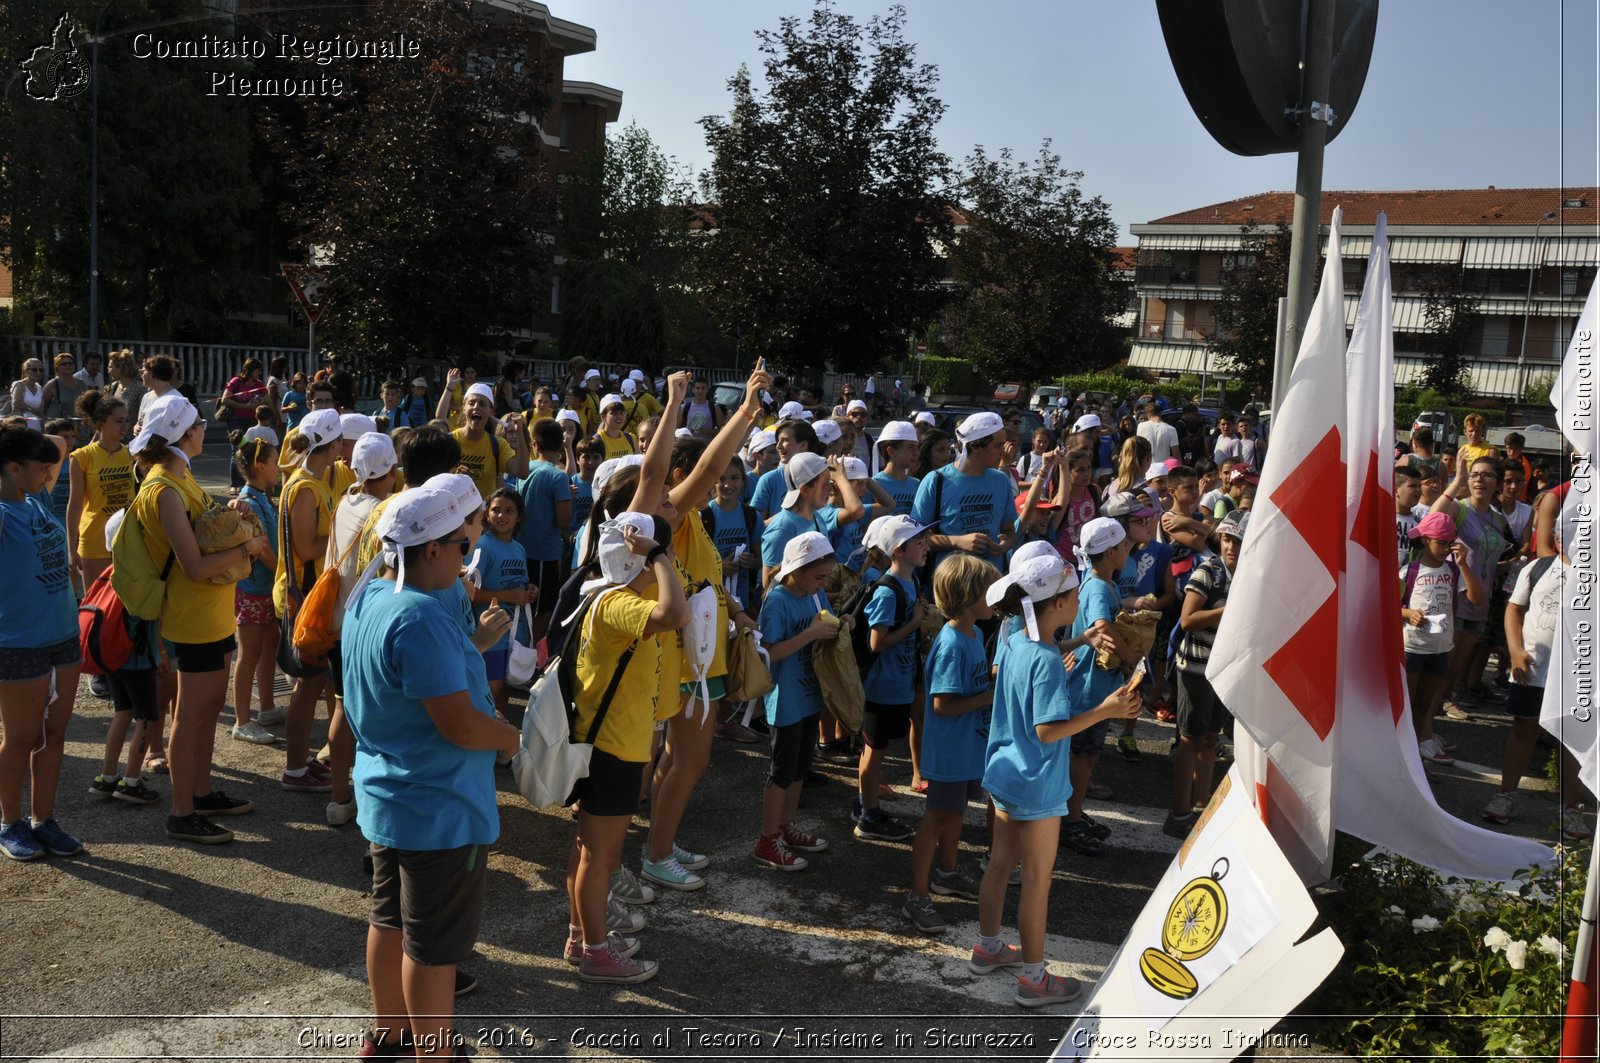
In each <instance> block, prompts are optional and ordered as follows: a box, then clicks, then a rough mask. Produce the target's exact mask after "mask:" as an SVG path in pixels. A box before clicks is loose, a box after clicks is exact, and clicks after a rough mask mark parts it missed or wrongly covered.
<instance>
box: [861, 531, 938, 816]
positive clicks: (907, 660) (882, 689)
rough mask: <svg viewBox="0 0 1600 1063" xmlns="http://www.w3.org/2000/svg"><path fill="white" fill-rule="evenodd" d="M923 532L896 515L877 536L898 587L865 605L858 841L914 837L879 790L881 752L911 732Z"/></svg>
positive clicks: (879, 590) (878, 591) (922, 606)
mask: <svg viewBox="0 0 1600 1063" xmlns="http://www.w3.org/2000/svg"><path fill="white" fill-rule="evenodd" d="M927 531H928V529H927V528H926V527H924V526H923V525H921V524H919V523H917V522H916V521H915V520H913V519H912V518H910V517H905V516H894V517H886V518H884V521H883V528H882V530H881V531H878V532H876V533H875V536H876V539H877V542H878V544H879V546H880V547H881V548H882V550H883V552H884V553H885V554H887V555H888V556H889V558H890V562H889V571H888V573H886V578H887V579H891V580H893V581H894V582H895V584H896V586H880V587H876V588H875V589H874V590H873V591H872V595H871V597H870V598H869V599H868V600H867V605H866V616H865V619H866V622H867V623H868V624H869V625H871V628H872V631H871V635H870V636H869V645H870V646H871V648H872V664H871V665H870V666H869V667H868V669H867V674H866V680H865V681H864V682H863V683H862V691H863V692H864V693H865V694H866V697H867V706H866V714H865V717H864V718H863V722H862V725H861V736H862V738H863V739H865V740H866V747H865V748H864V749H862V751H861V760H860V763H859V766H858V769H857V776H858V784H859V786H860V792H859V794H858V795H857V796H856V799H855V801H854V802H852V811H853V812H854V813H855V821H856V826H855V835H856V837H857V838H873V839H878V840H881V841H899V840H901V839H902V838H908V837H910V836H911V833H912V831H911V828H910V827H907V826H906V825H905V824H903V823H901V822H899V821H898V820H896V819H895V818H894V817H892V816H890V815H889V814H888V813H887V812H884V811H883V810H882V809H880V808H879V807H878V792H879V791H878V788H879V786H880V785H881V784H882V782H883V754H884V751H885V750H887V749H888V748H889V745H890V743H892V742H898V741H899V740H900V739H902V738H905V737H906V736H907V735H909V734H910V733H911V708H912V703H911V700H910V695H911V694H912V690H913V687H914V686H915V684H916V671H917V644H918V642H919V641H920V640H919V638H918V635H917V632H918V630H919V629H920V628H921V626H922V624H923V621H924V620H925V618H926V617H927V615H928V606H927V603H926V602H924V601H922V600H921V599H920V598H919V597H918V591H919V589H920V588H919V587H918V584H917V574H918V573H919V572H921V571H922V566H923V565H924V564H925V563H926V562H927V560H928V536H927V535H926V534H925V533H926V532H927ZM880 582H881V581H880Z"/></svg>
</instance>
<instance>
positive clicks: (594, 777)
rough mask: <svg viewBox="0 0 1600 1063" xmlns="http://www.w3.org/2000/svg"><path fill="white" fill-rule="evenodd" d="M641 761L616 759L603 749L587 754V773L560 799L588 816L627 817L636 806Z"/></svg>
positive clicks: (632, 812)
mask: <svg viewBox="0 0 1600 1063" xmlns="http://www.w3.org/2000/svg"><path fill="white" fill-rule="evenodd" d="M644 769H645V765H644V764H643V763H642V762H638V763H636V762H634V761H628V760H618V759H617V758H616V757H614V756H612V755H611V754H610V753H607V752H606V751H605V750H603V749H596V750H595V751H594V753H593V754H592V755H591V756H590V757H589V774H588V775H586V776H584V777H583V778H581V779H579V780H578V782H577V785H575V786H574V787H573V788H572V794H571V795H570V796H569V797H568V798H567V799H566V801H564V802H563V804H566V805H569V806H570V805H577V806H578V811H580V812H586V813H588V814H589V815H591V816H631V815H633V814H634V812H635V811H637V810H638V808H639V786H640V784H641V783H643V782H644Z"/></svg>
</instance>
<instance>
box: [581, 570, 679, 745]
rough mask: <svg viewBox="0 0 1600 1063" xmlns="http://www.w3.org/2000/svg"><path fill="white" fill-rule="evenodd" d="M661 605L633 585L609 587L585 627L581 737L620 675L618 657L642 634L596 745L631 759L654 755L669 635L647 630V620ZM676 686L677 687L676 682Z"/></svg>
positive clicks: (596, 737) (674, 690) (585, 619)
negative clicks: (665, 644)
mask: <svg viewBox="0 0 1600 1063" xmlns="http://www.w3.org/2000/svg"><path fill="white" fill-rule="evenodd" d="M655 607H656V603H655V602H653V601H651V600H650V599H648V598H644V597H641V596H640V595H639V594H638V593H637V592H635V591H633V590H630V589H628V588H627V587H624V588H622V589H621V590H616V591H609V592H607V593H606V594H605V595H604V596H603V597H602V598H601V599H600V600H599V601H598V602H596V603H595V606H594V608H593V609H592V610H591V611H590V613H589V615H588V616H587V617H585V618H584V630H583V631H582V632H581V633H580V635H581V638H582V646H581V648H580V649H579V650H578V660H577V664H576V675H577V680H578V693H577V696H576V699H575V700H576V705H575V708H576V714H575V715H576V719H575V721H574V725H573V728H572V735H573V738H574V739H575V740H576V741H580V742H582V741H586V740H587V739H588V737H589V727H590V725H591V724H592V723H593V722H594V716H595V713H596V712H597V711H598V710H599V708H600V699H601V698H602V697H604V696H605V692H606V687H608V686H610V685H611V679H612V677H613V676H614V675H616V671H617V662H618V661H619V660H620V659H621V657H622V654H623V652H624V651H626V650H627V648H628V647H629V646H630V645H632V644H633V643H634V642H635V641H636V640H637V642H638V644H639V645H638V648H637V649H635V650H634V652H633V657H632V659H630V660H629V661H628V668H627V671H626V672H624V673H623V675H622V682H621V683H619V684H618V685H617V692H616V694H615V695H614V696H613V697H612V699H611V707H610V708H609V709H608V710H606V718H605V720H604V721H602V723H601V724H600V732H599V734H598V735H596V736H595V743H594V745H595V748H596V749H600V750H604V751H605V752H607V753H610V754H611V755H612V756H614V757H616V758H617V759H618V760H621V761H625V762H627V763H630V764H645V763H648V762H649V760H650V740H651V734H652V732H653V731H654V730H655V713H654V711H653V710H654V708H655V704H656V700H657V697H658V695H659V692H660V690H661V689H662V676H663V669H662V661H661V644H662V641H663V640H662V639H658V638H656V637H654V636H652V637H649V638H646V637H645V636H644V628H645V624H646V623H648V622H649V620H650V614H651V613H652V612H654V611H655ZM662 634H663V635H666V634H668V633H667V632H663V633H662ZM672 675H673V676H676V675H677V673H676V672H673V673H672ZM673 692H674V694H676V692H677V684H676V683H674V684H673Z"/></svg>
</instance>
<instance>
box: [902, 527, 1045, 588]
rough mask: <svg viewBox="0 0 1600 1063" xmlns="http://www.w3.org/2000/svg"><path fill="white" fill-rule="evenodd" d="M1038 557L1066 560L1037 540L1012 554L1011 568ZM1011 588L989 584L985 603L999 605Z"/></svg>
mask: <svg viewBox="0 0 1600 1063" xmlns="http://www.w3.org/2000/svg"><path fill="white" fill-rule="evenodd" d="M878 523H880V524H881V523H883V522H882V521H879V522H878ZM1036 557H1054V558H1056V559H1058V560H1065V559H1064V558H1062V557H1061V553H1060V551H1058V550H1057V549H1056V548H1055V547H1054V546H1052V545H1051V544H1050V543H1049V542H1047V541H1046V540H1044V539H1035V540H1034V541H1033V542H1031V543H1023V544H1022V545H1021V546H1019V547H1017V548H1016V550H1014V551H1013V552H1012V554H1011V567H1012V568H1013V569H1017V568H1020V567H1021V566H1022V565H1023V564H1024V563H1025V562H1028V561H1032V560H1033V559H1034V558H1036ZM1009 586H1011V584H1010V583H1007V582H1004V581H1002V580H996V581H995V582H993V583H991V584H989V590H988V591H987V592H986V593H985V594H984V601H986V602H988V603H989V604H990V605H991V606H995V605H999V604H1000V599H1001V598H1004V597H1005V595H1006V588H1007V587H1009Z"/></svg>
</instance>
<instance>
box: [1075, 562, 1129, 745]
mask: <svg viewBox="0 0 1600 1063" xmlns="http://www.w3.org/2000/svg"><path fill="white" fill-rule="evenodd" d="M1119 608H1120V603H1119V602H1118V601H1117V591H1116V588H1114V587H1113V586H1111V584H1109V583H1107V582H1106V581H1105V580H1103V579H1101V578H1100V577H1099V576H1097V575H1095V574H1094V573H1093V572H1090V573H1089V574H1088V576H1087V577H1086V578H1085V579H1084V581H1083V586H1082V587H1081V588H1080V589H1079V591H1078V617H1077V619H1076V620H1074V621H1073V622H1072V637H1073V638H1081V637H1082V636H1083V633H1084V632H1085V631H1087V630H1089V628H1090V627H1092V626H1093V625H1094V624H1095V623H1096V622H1097V621H1100V620H1105V621H1107V622H1115V621H1116V619H1117V612H1118V609H1119ZM1094 658H1095V655H1094V654H1093V653H1084V652H1082V651H1079V653H1078V656H1077V659H1076V660H1075V661H1074V662H1073V668H1072V676H1071V690H1072V700H1073V706H1074V707H1073V715H1074V716H1076V715H1077V714H1078V713H1080V712H1087V711H1089V710H1090V709H1092V708H1094V707H1095V706H1097V705H1099V704H1100V703H1101V702H1102V701H1104V700H1105V699H1106V698H1107V697H1109V696H1110V695H1111V693H1112V692H1113V691H1115V690H1116V689H1117V688H1118V687H1119V686H1121V685H1122V673H1121V672H1118V671H1112V670H1110V669H1106V668H1101V667H1100V666H1099V665H1098V664H1096V663H1095V661H1094Z"/></svg>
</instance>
